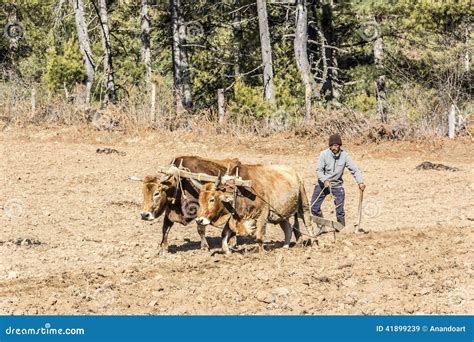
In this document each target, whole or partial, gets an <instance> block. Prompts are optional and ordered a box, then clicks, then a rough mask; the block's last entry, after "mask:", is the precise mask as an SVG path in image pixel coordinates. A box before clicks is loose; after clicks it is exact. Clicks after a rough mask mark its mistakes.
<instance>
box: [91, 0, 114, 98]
mask: <svg viewBox="0 0 474 342" xmlns="http://www.w3.org/2000/svg"><path fill="white" fill-rule="evenodd" d="M93 3H94V1H93ZM94 6H95V3H94ZM96 11H97V7H96ZM98 12H99V13H98V16H99V22H100V27H101V31H102V47H103V49H104V52H105V58H104V72H105V102H106V103H108V102H112V103H115V102H116V100H117V97H116V95H115V82H114V68H113V64H112V51H111V47H110V32H109V20H108V15H107V0H99V11H98Z"/></svg>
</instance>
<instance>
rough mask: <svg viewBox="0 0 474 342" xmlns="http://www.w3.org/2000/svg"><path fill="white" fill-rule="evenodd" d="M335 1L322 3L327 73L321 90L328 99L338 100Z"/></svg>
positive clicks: (322, 30)
mask: <svg viewBox="0 0 474 342" xmlns="http://www.w3.org/2000/svg"><path fill="white" fill-rule="evenodd" d="M333 6H334V5H333V2H332V1H322V5H321V32H322V33H323V35H324V39H325V41H326V42H325V46H323V47H322V49H323V50H324V51H323V53H322V55H323V56H322V58H325V59H326V61H325V62H326V67H327V74H326V77H325V78H324V83H323V85H322V88H321V91H322V93H323V94H325V99H326V100H327V101H333V100H337V99H338V98H339V96H340V92H339V87H340V86H339V84H338V64H337V52H336V50H335V49H334V48H332V47H333V46H335V45H336V42H335V34H334V20H333Z"/></svg>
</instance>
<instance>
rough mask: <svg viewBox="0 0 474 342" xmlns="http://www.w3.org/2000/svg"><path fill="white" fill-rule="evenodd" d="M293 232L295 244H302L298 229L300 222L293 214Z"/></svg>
mask: <svg viewBox="0 0 474 342" xmlns="http://www.w3.org/2000/svg"><path fill="white" fill-rule="evenodd" d="M293 232H294V233H295V239H296V245H297V246H302V245H303V239H302V234H301V231H300V223H299V221H298V215H297V214H295V222H294V223H293Z"/></svg>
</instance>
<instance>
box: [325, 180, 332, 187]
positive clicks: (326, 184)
mask: <svg viewBox="0 0 474 342" xmlns="http://www.w3.org/2000/svg"><path fill="white" fill-rule="evenodd" d="M330 186H331V181H330V180H327V181H324V188H329V187H330Z"/></svg>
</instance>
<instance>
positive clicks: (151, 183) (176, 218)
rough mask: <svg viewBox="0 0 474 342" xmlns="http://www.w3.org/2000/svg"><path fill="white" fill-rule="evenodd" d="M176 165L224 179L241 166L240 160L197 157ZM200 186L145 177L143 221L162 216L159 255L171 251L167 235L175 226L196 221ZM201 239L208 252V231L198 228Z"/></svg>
mask: <svg viewBox="0 0 474 342" xmlns="http://www.w3.org/2000/svg"><path fill="white" fill-rule="evenodd" d="M173 165H175V166H180V165H181V166H182V167H183V168H185V169H188V170H189V171H190V172H196V173H206V174H209V175H214V176H217V175H219V174H220V175H223V174H224V173H225V172H226V171H227V169H228V168H233V167H235V166H237V165H240V162H239V161H238V160H237V159H225V160H212V159H205V158H201V157H196V156H184V157H177V158H175V160H174V163H173ZM196 185H197V186H199V184H194V183H193V182H192V181H189V180H188V179H184V178H182V179H181V180H180V184H178V182H177V181H176V179H175V178H174V177H171V176H165V177H163V178H161V179H160V178H157V177H154V176H146V177H145V178H144V180H143V211H142V213H141V218H142V220H147V221H152V220H155V219H157V218H158V217H160V216H161V215H162V214H163V213H164V214H165V215H164V219H163V226H162V232H163V236H162V240H161V248H160V255H162V254H164V253H166V252H167V251H168V234H169V232H170V229H171V227H172V226H173V224H174V223H181V224H182V225H188V224H189V223H191V222H192V221H194V219H195V218H196V215H197V211H198V206H199V202H198V198H199V188H198V187H197V186H196ZM197 230H198V233H199V235H200V237H201V249H207V248H209V246H208V244H207V240H206V228H205V227H204V226H202V225H199V224H198V227H197Z"/></svg>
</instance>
